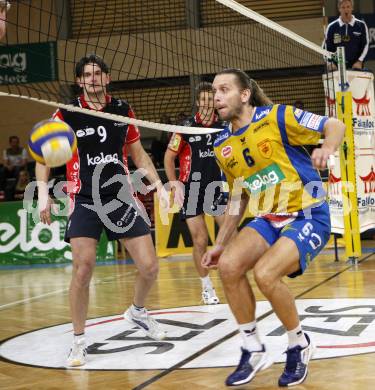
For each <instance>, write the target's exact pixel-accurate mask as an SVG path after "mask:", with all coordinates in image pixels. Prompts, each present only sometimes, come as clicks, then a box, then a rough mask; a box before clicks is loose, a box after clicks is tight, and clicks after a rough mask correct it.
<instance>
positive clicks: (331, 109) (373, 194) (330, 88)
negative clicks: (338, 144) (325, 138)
mask: <svg viewBox="0 0 375 390" xmlns="http://www.w3.org/2000/svg"><path fill="white" fill-rule="evenodd" d="M347 75H348V82H349V85H350V88H349V90H350V91H351V93H352V96H353V99H352V110H353V131H354V144H355V149H356V153H355V159H356V176H357V178H356V186H357V196H358V212H359V224H360V231H361V232H364V231H366V230H369V229H372V228H375V172H374V169H375V102H374V75H373V74H372V73H370V72H359V71H348V72H347ZM328 77H329V79H328V80H327V78H326V76H323V82H324V86H325V95H326V114H327V115H330V116H335V113H336V109H335V107H336V98H335V91H339V90H340V87H339V74H338V72H333V78H332V77H331V75H329V76H328ZM353 189H354V183H353ZM341 190H342V188H341V174H340V160H339V155H338V152H337V153H336V156H335V167H334V168H333V169H332V170H331V171H330V172H329V177H328V195H329V206H330V212H331V222H332V232H333V233H339V234H343V232H344V220H343V202H342V191H341Z"/></svg>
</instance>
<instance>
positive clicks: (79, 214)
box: [65, 195, 150, 242]
mask: <svg viewBox="0 0 375 390" xmlns="http://www.w3.org/2000/svg"><path fill="white" fill-rule="evenodd" d="M113 200H114V201H115V202H117V203H116V204H115V207H113V211H111V210H108V211H107V210H106V206H107V207H108V206H109V205H108V203H109V202H111V201H113ZM137 204H139V201H137V202H135V203H134V204H132V205H129V204H126V203H123V202H120V201H119V200H117V199H115V198H107V199H104V200H102V201H101V206H100V205H98V204H96V205H95V204H94V202H93V200H92V199H91V198H86V197H83V196H79V195H76V196H75V201H74V209H73V211H72V213H71V215H70V217H69V220H68V223H67V226H66V231H65V241H66V242H69V241H70V239H71V238H75V237H89V238H94V239H96V240H98V241H99V239H100V236H101V234H102V231H103V229H104V230H105V232H106V234H107V237H108V240H109V241H112V240H119V239H121V238H132V237H139V236H144V235H146V234H150V228H149V224H148V222H146V220H145V219H146V218H147V217H142V214H143V213H142V210H141V209H140V208H139V207H137Z"/></svg>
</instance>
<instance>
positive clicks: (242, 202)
mask: <svg viewBox="0 0 375 390" xmlns="http://www.w3.org/2000/svg"><path fill="white" fill-rule="evenodd" d="M248 202H249V197H248V195H247V194H246V193H245V192H244V191H243V192H242V193H241V194H240V195H239V194H238V195H233V193H232V194H231V195H230V198H229V202H228V206H227V208H226V210H225V214H224V222H223V223H222V225H221V226H220V229H219V232H218V235H217V238H216V242H215V245H214V246H213V247H212V248H211V249H210V250H208V251H207V252H206V253H205V254H204V255H203V257H202V266H203V267H205V268H215V267H216V266H217V262H218V260H219V257H220V255H221V254H222V253H223V251H224V248H225V246H226V245H227V244H228V242H229V240H230V239H231V238H232V237H233V235H234V233H235V231H236V229H237V227H238V225H239V223H240V222H241V219H242V217H243V215H244V213H245V210H246V206H247V204H248Z"/></svg>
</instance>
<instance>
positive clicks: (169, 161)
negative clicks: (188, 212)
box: [164, 148, 185, 207]
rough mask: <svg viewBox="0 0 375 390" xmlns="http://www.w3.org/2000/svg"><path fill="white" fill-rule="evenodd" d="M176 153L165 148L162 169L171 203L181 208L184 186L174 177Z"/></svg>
mask: <svg viewBox="0 0 375 390" xmlns="http://www.w3.org/2000/svg"><path fill="white" fill-rule="evenodd" d="M177 156H178V153H177V152H175V151H174V150H171V149H169V148H167V150H166V151H165V154H164V169H165V173H166V175H167V178H168V181H169V186H170V190H171V192H172V199H173V201H174V202H175V203H176V204H177V205H178V206H179V207H181V206H182V205H183V203H184V196H185V193H184V185H183V183H181V182H180V181H179V180H178V179H177V176H176V157H177Z"/></svg>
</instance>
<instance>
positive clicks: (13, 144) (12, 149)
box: [3, 135, 27, 178]
mask: <svg viewBox="0 0 375 390" xmlns="http://www.w3.org/2000/svg"><path fill="white" fill-rule="evenodd" d="M3 160H4V168H5V176H6V178H11V177H13V178H18V174H19V172H20V171H21V170H23V169H26V166H27V152H26V149H24V148H23V147H22V146H20V139H19V138H18V137H17V136H16V135H12V136H10V137H9V148H7V149H5V150H4V152H3Z"/></svg>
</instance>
